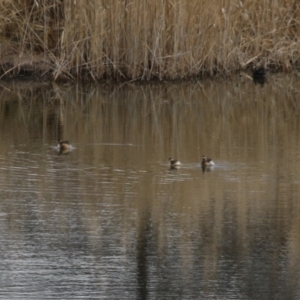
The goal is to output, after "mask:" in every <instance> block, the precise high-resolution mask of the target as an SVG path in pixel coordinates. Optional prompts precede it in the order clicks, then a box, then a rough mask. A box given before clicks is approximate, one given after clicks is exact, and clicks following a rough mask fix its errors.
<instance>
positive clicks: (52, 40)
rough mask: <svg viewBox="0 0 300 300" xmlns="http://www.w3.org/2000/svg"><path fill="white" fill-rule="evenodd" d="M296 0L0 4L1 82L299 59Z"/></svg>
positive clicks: (199, 71) (167, 75)
mask: <svg viewBox="0 0 300 300" xmlns="http://www.w3.org/2000/svg"><path fill="white" fill-rule="evenodd" d="M299 40H300V2H299V1H298V0H260V1H253V0H244V1H237V0H222V1H220V0H201V1H199V0H152V1H147V0H112V1H107V0H106V1H105V0H103V1H102V0H72V1H71V0H68V1H63V0H2V1H0V63H1V74H2V75H1V77H5V76H14V75H18V74H20V73H22V72H23V73H25V74H26V72H27V74H38V75H48V76H49V75H50V76H51V77H52V78H53V79H58V78H93V79H95V80H97V79H101V78H113V79H141V80H149V79H152V78H158V79H180V78H187V77H194V76H199V75H214V74H228V73H230V72H232V71H236V70H241V69H247V68H252V67H254V66H258V65H259V66H261V65H263V66H265V67H272V68H274V69H281V70H287V71H288V70H290V69H291V68H292V67H294V66H297V64H298V63H299V56H300V42H299Z"/></svg>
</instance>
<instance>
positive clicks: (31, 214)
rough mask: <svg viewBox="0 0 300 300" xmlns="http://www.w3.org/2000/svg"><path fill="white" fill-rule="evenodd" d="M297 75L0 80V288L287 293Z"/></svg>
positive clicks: (118, 295)
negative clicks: (210, 164) (144, 81)
mask: <svg viewBox="0 0 300 300" xmlns="http://www.w3.org/2000/svg"><path fill="white" fill-rule="evenodd" d="M298 81H299V79H298V75H297V74H293V75H291V76H289V77H285V76H280V75H273V76H271V78H270V79H269V81H268V83H267V84H265V85H264V86H260V85H254V84H253V83H252V82H251V81H249V82H242V81H241V79H239V78H233V79H232V80H226V81H224V80H214V81H209V80H207V81H199V82H198V81H197V82H189V83H187V82H186V83H180V84H152V85H147V86H146V85H145V86H143V85H142V86H134V85H127V84H123V85H117V86H109V85H99V86H80V85H74V86H72V85H65V86H63V85H61V86H60V85H47V84H45V85H43V86H41V85H40V84H34V83H29V82H25V83H24V82H23V83H22V82H21V83H18V82H17V83H13V84H12V83H1V85H2V87H3V88H2V90H1V98H0V99H1V100H0V140H1V143H0V274H1V275H0V298H1V299H299V297H300V289H299V279H300V278H299V277H300V276H299V274H300V272H299V271H300V267H299V266H300V264H299V262H300V252H299V250H298V249H299V244H300V234H299V225H300V217H299V210H300V204H299V203H300V194H299V191H300V190H299V173H300V171H299V170H300V168H299V167H300V166H299V156H300V150H299V149H300V147H299V145H300V135H299V128H300V127H299V112H300V107H299V106H300V104H299V101H298V98H299V92H300V90H299V85H298ZM60 138H63V139H69V140H70V142H71V143H72V145H73V146H74V150H73V151H72V152H70V153H69V154H67V155H59V153H57V151H56V149H55V146H56V144H57V140H58V139H60ZM202 155H207V156H209V157H212V158H213V160H214V161H215V163H216V165H215V167H214V168H213V169H211V170H202V169H201V163H200V162H201V158H202ZM170 156H172V157H174V158H178V159H180V160H181V162H182V166H181V167H180V168H179V169H177V170H172V169H170V168H169V164H168V158H169V157H170Z"/></svg>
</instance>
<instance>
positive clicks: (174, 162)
mask: <svg viewBox="0 0 300 300" xmlns="http://www.w3.org/2000/svg"><path fill="white" fill-rule="evenodd" d="M169 161H170V166H171V167H178V166H180V165H181V162H180V161H179V160H177V159H173V158H171V157H170V158H169Z"/></svg>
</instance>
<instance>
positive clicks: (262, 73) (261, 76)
mask: <svg viewBox="0 0 300 300" xmlns="http://www.w3.org/2000/svg"><path fill="white" fill-rule="evenodd" d="M266 74H267V72H266V69H265V68H264V67H256V68H254V69H253V70H252V78H253V82H254V83H255V84H256V83H259V84H261V85H264V84H265V82H266V80H267V77H266Z"/></svg>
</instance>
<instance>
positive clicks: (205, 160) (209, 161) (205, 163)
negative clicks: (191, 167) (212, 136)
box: [201, 155, 215, 167]
mask: <svg viewBox="0 0 300 300" xmlns="http://www.w3.org/2000/svg"><path fill="white" fill-rule="evenodd" d="M214 165H215V163H214V162H213V160H212V159H211V158H208V157H206V156H205V155H203V156H202V161H201V166H202V167H211V166H214Z"/></svg>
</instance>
